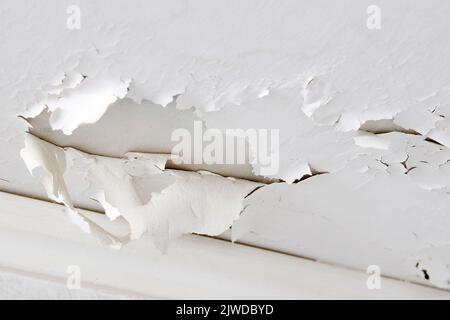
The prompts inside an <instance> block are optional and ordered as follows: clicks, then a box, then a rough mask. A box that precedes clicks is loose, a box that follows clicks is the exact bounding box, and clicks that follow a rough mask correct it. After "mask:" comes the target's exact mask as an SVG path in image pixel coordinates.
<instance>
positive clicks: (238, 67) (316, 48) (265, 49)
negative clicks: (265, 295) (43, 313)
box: [0, 0, 450, 289]
mask: <svg viewBox="0 0 450 320" xmlns="http://www.w3.org/2000/svg"><path fill="white" fill-rule="evenodd" d="M375 2H376V4H377V5H379V6H380V7H381V8H382V14H383V15H382V19H383V20H382V28H381V29H380V30H377V31H374V30H368V29H367V28H366V26H365V19H366V8H367V6H368V5H371V4H374V3H373V1H370V2H369V1H359V0H358V1H357V0H347V1H342V2H340V3H339V4H338V3H336V2H333V1H331V0H330V1H324V0H320V1H316V2H314V4H313V3H306V2H304V1H283V2H282V3H280V2H277V1H267V0H266V1H245V2H242V1H231V2H228V3H227V5H224V4H223V3H221V2H218V1H195V2H191V1H167V2H166V1H165V2H160V1H154V2H153V1H137V0H135V1H128V2H126V3H125V2H123V3H122V2H115V3H114V4H111V3H110V2H107V1H79V6H80V9H81V19H82V27H81V29H80V30H68V29H67V28H66V27H65V22H66V18H67V15H66V13H65V12H66V11H65V9H66V7H67V5H68V4H67V3H65V2H64V1H48V2H46V4H45V5H44V4H42V2H40V1H27V2H26V3H20V4H18V3H17V2H16V1H3V2H2V4H1V10H0V18H1V19H0V25H1V29H0V30H2V31H0V32H1V33H2V41H1V44H0V46H1V47H2V50H1V52H2V54H1V55H0V59H1V63H0V66H1V68H2V72H1V73H0V93H1V94H0V99H2V111H4V112H2V113H1V114H0V120H1V123H2V127H1V132H0V146H1V151H0V188H1V189H2V190H6V191H10V192H16V193H21V194H26V195H30V196H37V197H46V196H47V195H48V196H49V197H50V198H51V199H52V200H54V201H57V202H62V203H65V204H66V206H67V210H68V212H69V214H70V216H71V217H72V218H73V219H76V221H77V222H78V223H79V224H81V226H82V227H83V228H84V229H86V230H87V229H89V228H90V229H92V230H91V231H93V230H94V229H95V230H97V229H98V228H100V227H99V226H98V225H96V224H95V223H94V222H92V221H88V219H87V218H86V217H83V216H78V215H77V214H79V213H77V211H76V207H77V206H81V207H85V208H92V209H100V208H103V209H104V211H105V213H106V214H107V216H108V217H109V218H110V219H113V220H114V221H115V220H117V221H119V220H120V221H122V220H121V219H125V220H126V222H127V223H128V224H129V228H130V230H129V232H128V233H126V234H125V235H122V237H121V239H118V238H117V237H114V236H111V235H107V236H106V237H107V238H108V239H113V243H119V242H126V241H128V240H129V239H134V238H138V237H139V235H140V234H142V232H150V233H152V234H154V235H155V243H156V244H157V245H159V246H160V247H162V248H164V247H165V246H166V243H167V241H168V240H170V239H171V238H173V237H176V236H179V235H181V234H183V233H190V232H197V233H203V234H210V235H219V234H221V233H222V232H223V231H225V230H226V229H227V228H228V227H230V226H231V225H233V226H232V234H233V235H232V237H233V239H237V240H239V241H242V242H245V243H252V244H255V245H258V246H263V247H267V248H271V249H276V250H279V251H283V252H289V253H292V254H296V255H301V256H307V257H310V258H313V259H317V260H322V261H327V262H330V263H337V264H341V265H345V266H349V267H353V268H359V269H365V268H366V267H367V266H368V265H373V264H376V265H379V266H380V267H381V270H382V274H385V275H388V276H393V277H397V278H401V279H406V280H410V281H418V282H422V283H425V284H431V285H435V286H438V287H441V288H447V289H448V288H450V284H449V283H448V281H449V280H450V268H449V266H450V251H449V250H448V246H449V241H450V233H449V230H450V220H449V219H450V218H449V217H450V215H449V213H448V212H449V210H450V203H449V199H450V198H449V192H450V190H448V189H449V181H450V180H449V174H450V172H449V164H450V152H449V149H448V147H449V146H450V135H449V134H450V131H449V128H450V126H449V122H448V118H449V116H450V114H449V112H450V109H449V107H450V85H449V84H450V63H449V58H448V57H449V56H450V42H448V40H447V39H448V34H449V31H450V22H449V20H448V15H449V14H450V4H449V3H448V2H447V1H443V0H442V1H439V0H432V1H427V2H417V3H414V5H411V3H410V2H409V1H395V2H392V1H375ZM143 8H145V9H146V10H143ZM18 116H22V117H23V118H26V120H27V121H24V120H23V119H20V118H18ZM196 119H200V120H202V121H203V124H204V126H205V128H218V129H220V130H223V131H225V130H226V129H233V128H241V129H247V128H256V129H259V128H260V129H271V128H273V129H279V130H280V170H279V172H278V173H277V174H275V175H271V176H266V177H264V176H261V175H260V171H259V168H258V167H257V166H253V167H252V165H251V163H247V164H246V165H243V166H236V167H227V166H216V167H208V166H197V167H183V168H179V167H178V168H177V167H174V168H170V163H169V162H168V163H167V167H166V168H164V165H165V162H164V161H165V160H164V161H162V160H161V158H158V157H156V158H155V154H166V155H167V154H170V150H171V148H172V146H173V145H171V142H170V132H171V131H172V130H173V129H174V128H178V127H187V128H190V126H192V122H193V120H196ZM136 124H138V125H136ZM146 124H147V125H146ZM29 126H31V127H30V128H29ZM27 130H29V131H30V132H31V133H32V135H30V134H28V135H26V138H25V143H24V138H23V136H24V134H23V133H24V132H25V131H27ZM140 132H141V133H142V134H139V133H140ZM39 138H42V139H44V140H45V141H44V140H41V139H39ZM46 141H47V142H46ZM43 146H44V147H43ZM21 149H23V150H24V151H23V152H22V156H23V158H24V160H25V163H26V166H25V165H24V164H23V162H22V159H21V157H20V150H21ZM251 150H252V148H251V146H250V154H249V155H248V157H249V158H251V156H252V155H251ZM130 152H131V153H130ZM135 156H136V158H137V159H135ZM161 161H162V162H161ZM27 167H28V169H30V170H31V171H32V172H33V173H34V174H36V175H38V176H39V177H41V180H40V181H41V182H42V184H43V186H44V188H42V187H41V185H40V184H39V182H38V180H39V179H38V180H36V179H34V178H33V177H31V175H30V174H29V172H28V170H27ZM38 167H41V169H38ZM42 169H43V170H44V172H36V170H37V171H39V170H42ZM198 170H207V171H210V172H215V173H216V174H207V173H206V172H205V171H198ZM77 172H78V173H77ZM80 172H82V173H83V174H80ZM227 177H236V179H235V178H227ZM238 178H244V179H245V180H243V179H238ZM254 181H257V182H254ZM119 182H120V183H119ZM262 183H264V185H263V187H260V188H259V189H257V190H256V191H254V192H252V191H253V190H254V189H255V188H256V187H259V186H261V184H262ZM266 183H267V185H266ZM224 190H225V191H227V192H224ZM250 193H251V194H250ZM248 194H250V195H249V196H248V197H246V195H248ZM69 195H70V196H69ZM193 199H194V200H193ZM195 199H197V200H198V201H197V200H195ZM99 203H100V204H101V206H99V205H98V204H99ZM219 209H220V210H219ZM130 212H132V213H131V214H130ZM150 212H151V214H150ZM175 213H176V214H175ZM238 218H239V219H238ZM236 219H237V220H236ZM122 222H123V221H122ZM233 222H234V223H233ZM169 226H170V227H169ZM100 229H101V228H100ZM95 230H94V231H95ZM97 231H99V233H102V230H97ZM224 236H225V237H226V236H227V235H224Z"/></svg>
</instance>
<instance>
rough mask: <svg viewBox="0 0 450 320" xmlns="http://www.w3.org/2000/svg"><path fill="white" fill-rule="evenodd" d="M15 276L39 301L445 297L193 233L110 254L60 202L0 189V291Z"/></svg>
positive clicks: (140, 242)
mask: <svg viewBox="0 0 450 320" xmlns="http://www.w3.org/2000/svg"><path fill="white" fill-rule="evenodd" d="M88 214H91V215H98V213H88ZM69 265H78V266H80V268H81V275H82V277H81V278H82V288H83V290H85V291H83V292H82V294H81V293H80V294H67V291H68V289H67V288H65V282H66V276H67V274H66V269H67V266H69ZM17 279H20V280H21V281H22V282H25V285H23V284H22V283H21V284H20V286H19V287H20V288H22V289H23V290H24V292H25V291H26V290H27V289H26V288H27V286H29V287H31V288H32V289H33V290H38V291H36V292H43V291H42V288H46V291H45V294H43V295H42V297H46V298H49V297H50V298H51V297H54V298H57V297H62V298H83V297H84V298H86V297H88V298H123V297H132V298H173V299H197V298H198V299H219V298H224V299H261V298H267V299H282V298H285V299H331V298H338V299H347V298H356V299H370V298H387V299H391V298H411V299H416V298H424V299H431V298H433V299H439V298H444V299H448V298H450V293H449V292H446V291H442V290H437V289H433V288H428V287H424V286H420V285H415V284H410V283H406V282H402V281H397V280H393V279H386V278H383V279H382V288H381V290H368V289H367V288H366V279H367V275H366V274H364V273H363V272H358V271H353V270H347V269H343V268H339V267H335V266H330V265H326V264H322V263H318V262H313V261H309V260H306V259H302V258H298V257H293V256H289V255H285V254H281V253H276V252H271V251H266V250H263V249H257V248H252V247H248V246H244V245H240V244H232V243H229V242H227V241H223V240H216V239H211V238H206V237H201V236H194V235H192V236H186V237H184V238H182V239H180V240H179V241H175V242H174V243H173V244H172V245H171V246H170V247H169V250H168V252H167V253H166V254H161V253H160V252H159V251H158V250H157V249H156V248H155V247H154V246H153V245H152V243H151V241H150V239H148V238H146V237H145V236H144V238H142V239H140V240H138V241H135V242H133V243H131V244H129V245H127V246H125V247H124V248H122V249H121V250H119V251H116V250H112V249H110V248H108V247H105V246H104V245H102V244H100V243H99V242H98V241H97V239H95V238H94V237H93V236H91V235H89V234H85V233H82V232H81V231H80V230H79V229H78V228H77V227H75V226H74V225H72V224H71V223H70V222H69V221H68V219H67V217H66V215H65V214H64V212H63V208H62V206H60V205H57V204H53V203H49V202H44V201H40V200H35V199H30V198H25V197H20V196H16V195H11V194H7V193H0V282H1V283H0V288H2V287H3V288H5V285H8V286H11V283H13V284H16V285H17V283H18V280H17ZM27 279H28V280H27ZM36 288H38V289H36ZM39 288H40V289H39ZM39 290H40V291H39ZM52 290H53V291H52ZM86 290H87V291H86ZM0 291H2V292H0V294H1V296H2V297H5V295H8V294H7V292H8V291H5V289H3V290H1V289H0ZM88 291H89V292H88ZM5 292H6V294H5ZM9 292H11V290H10V291H9ZM15 292H16V291H15ZM99 292H100V293H99ZM24 296H26V297H29V295H26V294H25V295H24ZM12 298H17V295H15V296H12Z"/></svg>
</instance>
